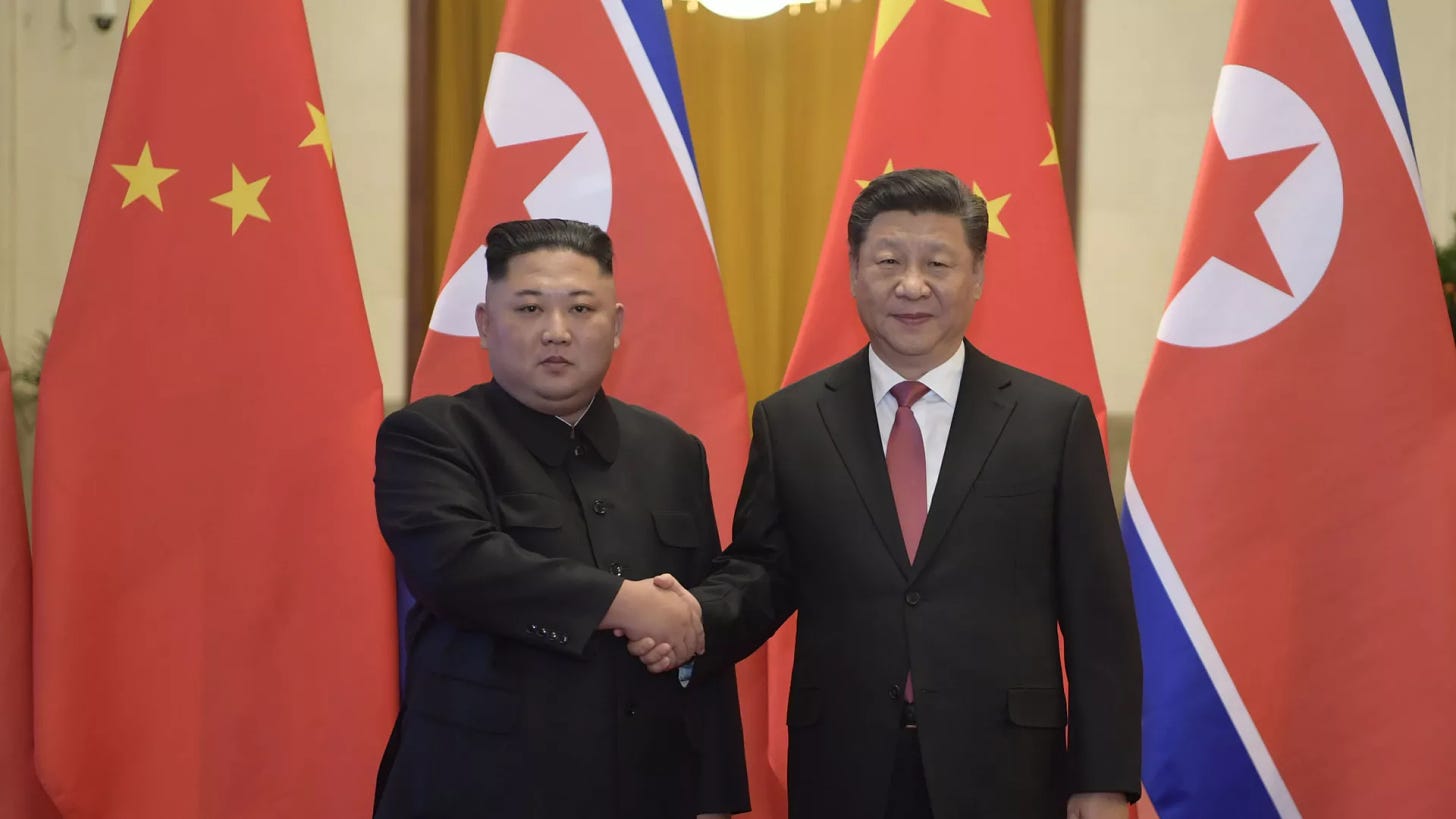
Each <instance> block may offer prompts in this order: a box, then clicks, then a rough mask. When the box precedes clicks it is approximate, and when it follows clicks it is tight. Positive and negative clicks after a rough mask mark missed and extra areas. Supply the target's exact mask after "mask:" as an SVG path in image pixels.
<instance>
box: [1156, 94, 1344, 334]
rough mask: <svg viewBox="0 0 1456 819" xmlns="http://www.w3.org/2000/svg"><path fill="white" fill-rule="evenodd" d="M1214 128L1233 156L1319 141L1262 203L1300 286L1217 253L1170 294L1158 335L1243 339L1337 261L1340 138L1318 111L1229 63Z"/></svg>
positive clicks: (1268, 230) (1276, 244) (1273, 245)
mask: <svg viewBox="0 0 1456 819" xmlns="http://www.w3.org/2000/svg"><path fill="white" fill-rule="evenodd" d="M1213 129H1214V132H1215V133H1216V135H1217V138H1218V140H1219V142H1220V143H1221V144H1222V146H1223V150H1224V153H1225V154H1226V155H1227V156H1228V158H1229V159H1230V160H1236V159H1240V158H1243V157H1249V156H1255V155H1258V154H1265V153H1270V152H1273V151H1281V150H1285V149H1287V148H1296V147H1301V146H1307V145H1314V146H1315V148H1314V149H1313V150H1312V151H1311V152H1310V154H1309V155H1308V156H1307V157H1305V159H1304V161H1303V162H1301V163H1300V164H1299V166H1298V167H1296V168H1295V169H1294V171H1293V172H1292V173H1290V175H1289V177H1288V178H1286V179H1285V180H1284V181H1283V182H1282V183H1280V185H1279V187H1277V188H1275V189H1274V192H1273V193H1271V194H1270V195H1269V198H1268V199H1266V200H1264V202H1263V204H1261V205H1259V207H1258V208H1257V209H1256V210H1255V211H1254V217H1255V219H1256V220H1257V221H1258V223H1259V227H1260V229H1261V230H1262V232H1263V234H1264V238H1265V239H1267V240H1268V242H1269V248H1270V250H1271V251H1273V254H1274V259H1275V261H1276V262H1278V264H1279V268H1280V270H1281V272H1282V273H1283V274H1284V278H1285V280H1286V281H1287V282H1288V283H1289V289H1290V291H1291V292H1290V293H1284V292H1281V291H1279V290H1277V289H1275V288H1273V287H1271V286H1269V285H1267V284H1265V283H1264V282H1262V281H1260V280H1258V279H1256V278H1254V277H1253V276H1250V275H1248V274H1247V273H1245V272H1244V271H1242V270H1240V269H1239V268H1237V267H1234V266H1233V265H1231V264H1229V263H1228V262H1226V261H1224V260H1222V259H1220V258H1218V257H1217V256H1214V257H1212V258H1210V259H1209V260H1208V261H1207V262H1205V263H1204V264H1203V266H1202V267H1200V268H1199V269H1198V270H1197V271H1196V272H1195V273H1194V274H1193V275H1192V276H1191V277H1189V279H1188V282H1187V283H1186V284H1184V285H1183V287H1182V289H1180V290H1179V291H1178V293H1177V294H1176V295H1175V296H1173V298H1172V300H1171V301H1169V302H1168V307H1167V309H1166V310H1165V311H1164V312H1163V320H1162V322H1161V324H1159V326H1158V340H1159V341H1163V342H1165V343H1168V344H1177V345H1180V346H1184V347H1221V346H1225V345H1228V344H1237V343H1239V342H1242V341H1247V340H1248V339H1251V338H1254V337H1255V336H1258V335H1260V334H1262V333H1264V332H1266V331H1268V330H1270V329H1271V328H1273V327H1275V326H1276V325H1278V324H1279V323H1280V322H1282V321H1284V320H1285V319H1287V318H1289V317H1290V316H1291V315H1293V314H1294V312H1295V311H1296V310H1298V309H1299V307H1300V305H1302V304H1304V302H1305V300H1306V299H1308V298H1309V295H1310V294H1311V293H1313V292H1314V289H1315V287H1316V286H1317V285H1318V284H1319V282H1320V280H1321V279H1322V278H1323V277H1324V274H1325V271H1326V270H1327V269H1328V268H1329V263H1330V259H1331V258H1332V257H1333V256H1334V252H1335V243H1336V242H1337V241H1338V240H1339V238H1340V225H1341V221H1342V219H1343V216H1344V186H1343V184H1342V181H1341V177H1340V162H1339V158H1338V157H1337V156H1336V155H1335V147H1334V144H1333V143H1332V142H1331V141H1330V135H1329V133H1328V132H1327V131H1326V130H1325V127H1324V124H1323V123H1321V122H1320V120H1319V117H1318V116H1316V115H1315V113H1314V111H1313V110H1312V109H1311V108H1310V107H1309V105H1308V104H1306V103H1305V101H1304V100H1303V99H1301V98H1300V96H1299V95H1298V94H1296V93H1295V92H1294V90H1293V89H1291V88H1290V87H1289V86H1287V85H1285V84H1284V83H1282V82H1280V81H1279V80H1277V79H1275V78H1274V77H1272V76H1270V75H1268V74H1265V73H1264V72H1262V71H1259V70H1257V69H1254V68H1249V67H1247V66H1242V65H1226V66H1224V68H1223V71H1222V72H1221V73H1220V75H1219V79H1218V91H1217V93H1216V94H1215V96H1214V101H1213ZM1190 227H1191V228H1196V226H1190ZM1240 240H1241V237H1237V236H1230V237H1228V241H1229V242H1236V241H1240ZM1242 240H1244V241H1259V237H1244V238H1243V239H1242Z"/></svg>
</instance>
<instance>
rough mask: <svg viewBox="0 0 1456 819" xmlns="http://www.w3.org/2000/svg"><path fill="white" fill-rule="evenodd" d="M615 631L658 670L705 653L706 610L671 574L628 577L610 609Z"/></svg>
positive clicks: (633, 654)
mask: <svg viewBox="0 0 1456 819" xmlns="http://www.w3.org/2000/svg"><path fill="white" fill-rule="evenodd" d="M607 614H608V617H607V620H608V623H609V625H610V626H611V627H612V633H614V634H616V635H617V636H618V637H625V638H627V641H628V642H627V650H628V651H630V652H631V653H632V656H634V657H637V658H638V659H640V660H641V661H642V664H643V665H645V666H647V669H648V670H649V671H651V672H652V673H654V674H660V673H662V672H664V671H668V670H671V669H674V668H677V667H678V666H680V665H682V664H683V663H685V662H687V661H689V660H691V659H692V658H693V657H695V656H697V655H699V654H702V653H703V610H702V607H701V606H700V605H698V600H697V598H696V597H693V596H692V595H691V594H689V593H688V590H687V589H685V588H683V586H682V584H681V583H679V582H677V578H675V577H673V576H672V575H670V574H660V575H658V576H657V577H654V578H652V579H650V580H628V581H626V582H624V583H623V584H622V590H621V591H620V592H618V594H617V599H616V601H614V602H613V603H612V608H611V609H610V610H609V611H608V613H607Z"/></svg>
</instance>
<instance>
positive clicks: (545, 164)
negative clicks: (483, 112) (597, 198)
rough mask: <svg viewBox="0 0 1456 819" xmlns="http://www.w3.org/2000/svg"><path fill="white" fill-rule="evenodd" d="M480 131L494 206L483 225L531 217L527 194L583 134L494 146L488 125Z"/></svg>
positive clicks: (487, 225)
mask: <svg viewBox="0 0 1456 819" xmlns="http://www.w3.org/2000/svg"><path fill="white" fill-rule="evenodd" d="M480 133H481V137H482V139H483V141H484V146H483V147H484V154H483V160H484V161H483V162H482V165H483V167H486V168H489V169H490V172H489V174H488V176H487V177H486V184H487V185H488V186H489V187H490V188H491V189H492V192H491V198H490V201H491V202H492V203H493V204H494V205H495V208H492V210H493V211H494V212H493V213H492V214H491V215H490V219H489V220H488V224H486V225H485V226H484V227H486V228H488V227H490V225H494V224H497V223H499V222H505V221H508V220H511V219H529V218H531V215H530V214H529V213H527V212H526V197H528V196H530V195H531V193H532V192H533V191H535V190H536V188H537V187H538V186H539V185H540V184H541V180H543V179H545V178H546V176H547V175H548V174H550V173H551V172H552V171H554V170H556V166H557V165H560V164H561V160H563V159H565V158H566V155H567V154H569V153H571V151H572V149H574V148H575V147H576V146H577V144H578V143H580V142H581V140H582V139H583V138H584V137H585V136H586V133H585V132H582V133H579V134H566V135H564V136H558V137H548V138H546V139H538V140H535V141H532V142H518V143H516V144H515V145H497V144H496V141H495V138H494V137H493V136H492V135H491V133H490V128H488V127H486V126H485V124H484V123H482V124H481V128H480ZM484 235H485V234H484V233H482V234H481V237H482V238H484Z"/></svg>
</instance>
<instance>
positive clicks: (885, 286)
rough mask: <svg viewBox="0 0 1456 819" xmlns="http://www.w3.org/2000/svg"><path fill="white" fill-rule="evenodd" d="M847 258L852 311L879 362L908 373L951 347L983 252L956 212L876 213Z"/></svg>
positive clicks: (971, 303) (938, 360) (961, 332)
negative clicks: (855, 252) (968, 238)
mask: <svg viewBox="0 0 1456 819" xmlns="http://www.w3.org/2000/svg"><path fill="white" fill-rule="evenodd" d="M850 261H851V265H850V267H851V272H850V292H851V293H853V294H854V300H855V302H856V304H857V305H858V306H859V319H860V321H861V322H863V323H864V327H865V330H866V331H867V332H868V333H869V336H870V343H871V344H872V345H873V346H874V349H875V353H876V354H877V355H879V357H880V358H881V359H883V360H884V362H885V363H886V364H889V365H890V366H891V367H893V368H894V369H895V371H896V372H898V373H899V374H900V375H902V376H904V377H905V378H911V379H913V378H919V377H920V376H922V375H924V374H925V373H927V372H929V371H930V370H932V369H934V368H935V367H936V366H938V365H940V364H942V363H944V362H945V361H946V360H947V359H949V358H950V357H951V355H952V354H954V353H955V349H956V347H957V346H958V345H959V344H960V343H961V339H962V338H963V337H964V336H965V332H966V325H967V324H969V323H970V321H971V310H972V309H973V308H974V307H975V306H976V300H977V299H979V298H980V297H981V284H982V280H983V278H984V277H985V269H984V266H983V263H984V259H983V258H980V257H977V256H976V254H975V253H974V252H972V250H971V248H970V245H968V244H966V235H965V231H964V230H963V229H962V227H961V221H960V220H959V219H957V218H956V217H954V216H947V215H945V214H942V213H910V212H909V211H903V210H896V211H887V212H885V213H881V214H880V215H879V216H876V217H875V218H874V220H873V221H871V222H870V225H869V229H868V230H867V231H866V232H865V240H864V244H862V245H860V249H859V258H857V259H851V260H850Z"/></svg>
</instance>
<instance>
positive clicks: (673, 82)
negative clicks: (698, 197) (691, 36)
mask: <svg viewBox="0 0 1456 819" xmlns="http://www.w3.org/2000/svg"><path fill="white" fill-rule="evenodd" d="M623 5H624V6H625V7H626V9H627V16H628V17H630V18H631V19H632V28H634V29H636V30H637V39H639V40H641V41H642V48H643V50H645V51H646V52H647V60H648V62H650V63H652V71H653V73H654V74H656V75H657V82H658V84H659V85H661V86H662V93H663V94H664V95H665V96H666V97H667V104H668V106H669V107H670V108H672V116H673V119H675V120H677V129H678V130H679V131H681V132H682V138H683V144H685V145H687V146H688V158H689V159H691V160H692V162H693V167H694V168H696V167H697V166H698V157H697V154H695V153H694V152H693V138H692V135H691V134H690V133H689V132H688V111H687V106H686V105H684V104H683V93H682V82H680V81H679V80H678V76H677V57H676V56H674V55H673V51H672V35H671V34H669V33H668V30H667V13H666V12H665V11H663V9H662V0H623Z"/></svg>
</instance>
